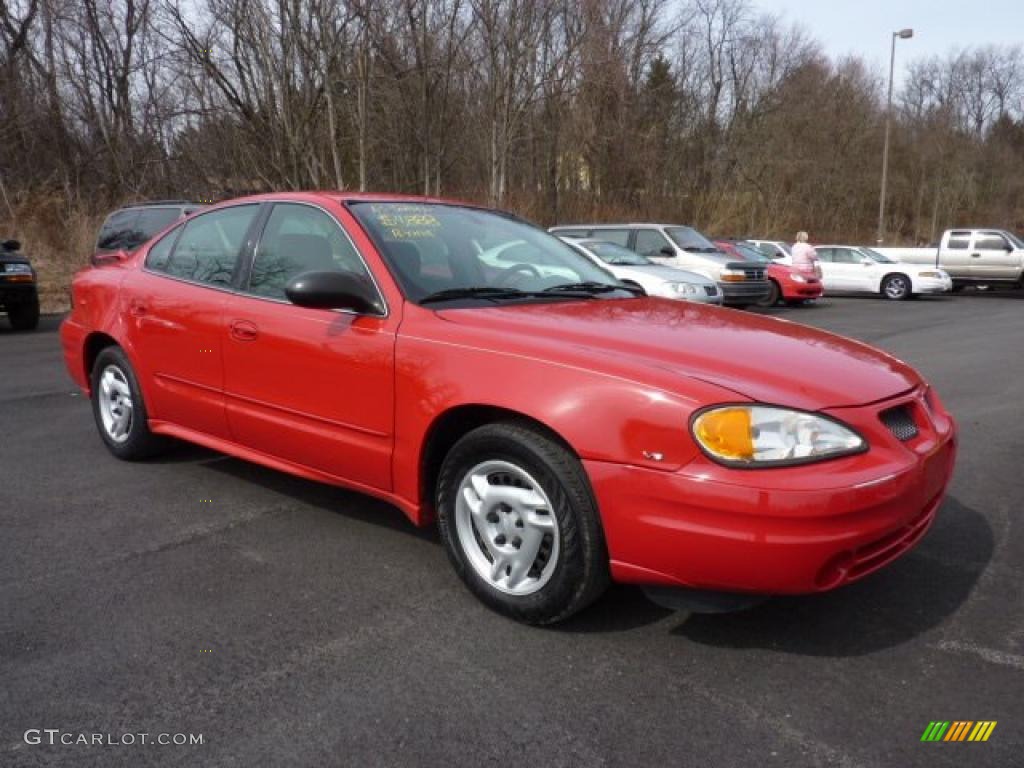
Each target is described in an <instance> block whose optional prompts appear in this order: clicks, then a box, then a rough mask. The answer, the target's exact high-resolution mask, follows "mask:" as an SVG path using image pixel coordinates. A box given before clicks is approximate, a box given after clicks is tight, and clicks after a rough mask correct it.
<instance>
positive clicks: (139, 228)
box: [135, 208, 181, 245]
mask: <svg viewBox="0 0 1024 768" xmlns="http://www.w3.org/2000/svg"><path fill="white" fill-rule="evenodd" d="M180 216H181V211H180V210H179V209H178V208H150V209H149V210H143V211H142V213H140V214H139V220H138V221H137V222H135V231H136V233H137V234H138V237H140V238H141V241H140V242H139V245H142V243H144V242H146V241H147V240H149V238H151V237H152V236H153V235H155V234H157V233H158V232H160V231H162V230H163V229H164V228H165V227H169V226H171V224H173V223H174V222H176V221H177V220H178V219H179V218H180Z"/></svg>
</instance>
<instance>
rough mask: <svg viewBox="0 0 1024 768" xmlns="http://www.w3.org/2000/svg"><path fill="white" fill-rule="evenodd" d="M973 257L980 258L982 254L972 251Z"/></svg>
mask: <svg viewBox="0 0 1024 768" xmlns="http://www.w3.org/2000/svg"><path fill="white" fill-rule="evenodd" d="M971 258H972V259H980V258H981V254H980V253H972V254H971Z"/></svg>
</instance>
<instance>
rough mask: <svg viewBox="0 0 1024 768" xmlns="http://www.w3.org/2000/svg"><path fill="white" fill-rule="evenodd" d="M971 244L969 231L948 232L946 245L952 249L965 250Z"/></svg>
mask: <svg viewBox="0 0 1024 768" xmlns="http://www.w3.org/2000/svg"><path fill="white" fill-rule="evenodd" d="M970 244H971V233H970V232H950V233H949V241H948V242H947V243H946V247H947V248H950V249H952V250H954V251H966V250H967V248H968V247H969V246H970Z"/></svg>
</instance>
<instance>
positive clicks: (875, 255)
mask: <svg viewBox="0 0 1024 768" xmlns="http://www.w3.org/2000/svg"><path fill="white" fill-rule="evenodd" d="M861 250H862V251H863V252H864V253H866V254H867V255H868V256H870V257H871V258H872V259H874V260H875V261H877V262H878V263H879V264H895V263H896V262H895V261H893V260H892V259H890V258H889V257H888V256H886V255H885V254H882V253H879V252H878V251H876V250H874V249H872V248H861Z"/></svg>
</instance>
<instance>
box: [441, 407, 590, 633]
mask: <svg viewBox="0 0 1024 768" xmlns="http://www.w3.org/2000/svg"><path fill="white" fill-rule="evenodd" d="M437 510H438V525H439V528H440V532H441V540H442V541H443V542H444V546H445V550H446V552H447V553H448V557H449V559H450V560H451V563H452V565H453V566H454V568H455V571H456V573H458V575H459V577H460V578H461V579H462V580H463V581H464V582H465V583H466V585H467V586H468V587H469V589H470V590H471V591H472V592H473V594H475V595H476V596H477V597H478V598H479V599H480V600H481V601H482V602H483V603H485V604H486V605H488V606H489V607H490V608H492V609H494V610H496V611H498V612H499V613H503V614H505V615H506V616H510V617H512V618H514V619H516V620H518V621H522V622H525V623H528V624H550V623H553V622H556V621H560V620H562V619H565V618H567V617H568V616H570V615H572V614H573V613H575V612H577V611H579V610H580V609H582V608H584V607H585V606H587V605H589V604H590V603H591V602H593V601H594V600H595V599H597V597H598V596H600V594H601V593H602V592H603V591H604V589H605V587H606V586H607V584H608V581H609V575H608V554H607V551H606V549H605V545H604V536H603V534H602V532H601V525H600V521H599V519H598V512H597V508H596V505H595V503H594V500H593V496H592V494H591V492H590V486H589V483H588V481H587V477H586V474H585V472H584V470H583V466H582V465H581V464H580V462H579V459H577V458H576V457H575V456H574V455H572V454H571V453H570V452H569V451H568V450H566V449H565V448H564V447H563V446H562V445H561V444H559V443H558V442H556V441H555V440H554V439H552V438H551V437H549V436H547V435H546V434H544V433H542V432H541V431H539V430H537V429H534V428H532V427H530V426H526V425H522V424H517V423H507V422H506V423H495V424H487V425H485V426H482V427H479V428H477V429H475V430H473V431H472V432H469V433H468V434H466V435H465V436H464V437H463V438H462V439H461V440H459V441H458V442H457V443H456V444H455V446H454V447H453V448H452V449H451V451H450V452H449V453H448V455H447V456H446V457H445V460H444V463H443V464H442V467H441V474H440V476H439V478H438V491H437Z"/></svg>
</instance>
